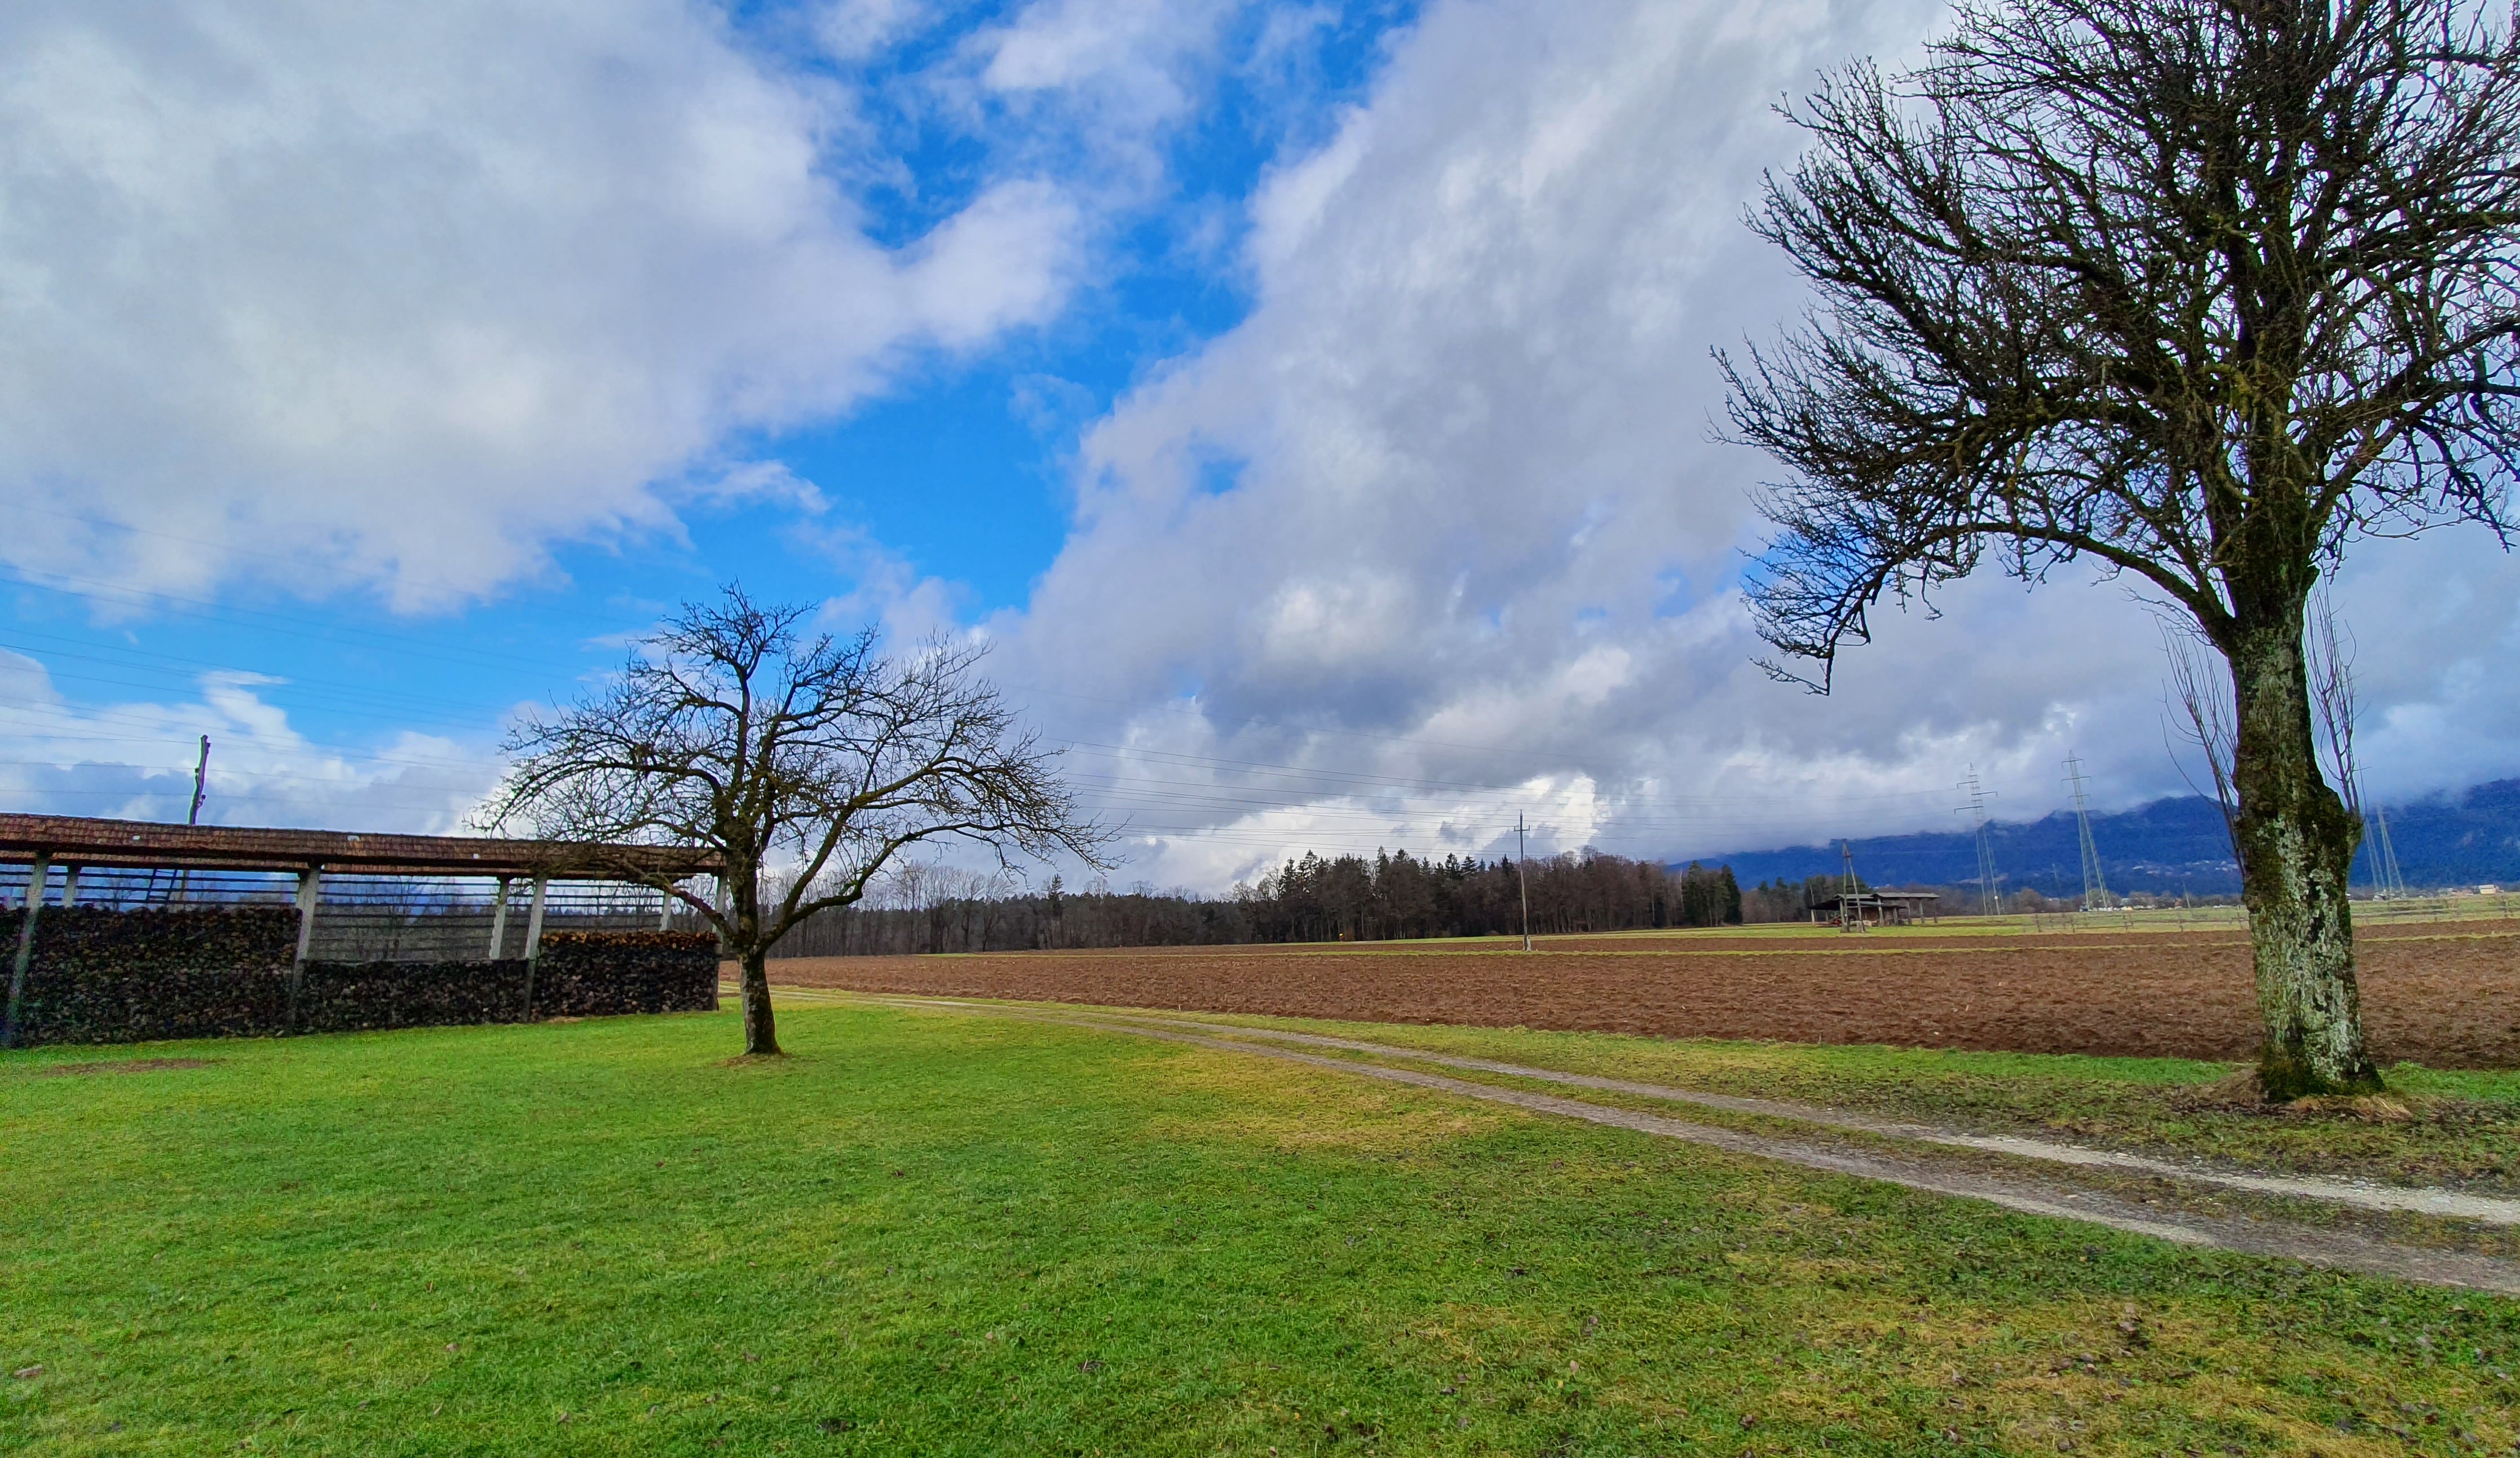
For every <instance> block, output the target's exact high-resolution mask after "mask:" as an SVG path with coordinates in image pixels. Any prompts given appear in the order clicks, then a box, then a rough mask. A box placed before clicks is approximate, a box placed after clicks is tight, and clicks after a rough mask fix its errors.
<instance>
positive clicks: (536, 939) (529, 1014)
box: [520, 875, 551, 1023]
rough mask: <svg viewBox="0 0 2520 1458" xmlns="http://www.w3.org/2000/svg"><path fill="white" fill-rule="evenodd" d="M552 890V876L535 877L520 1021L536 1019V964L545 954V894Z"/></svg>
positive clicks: (527, 917) (527, 916)
mask: <svg viewBox="0 0 2520 1458" xmlns="http://www.w3.org/2000/svg"><path fill="white" fill-rule="evenodd" d="M550 890H551V877H549V876H544V875H537V876H535V877H534V903H533V908H532V909H531V910H529V911H527V912H526V913H525V1015H524V1017H523V1018H522V1019H520V1021H522V1022H527V1023H530V1022H532V1021H533V1020H534V964H535V963H536V962H538V961H540V960H542V955H543V896H544V894H545V893H546V892H548V891H550Z"/></svg>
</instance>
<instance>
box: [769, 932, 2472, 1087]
mask: <svg viewBox="0 0 2520 1458" xmlns="http://www.w3.org/2000/svg"><path fill="white" fill-rule="evenodd" d="M1919 940H1920V939H1915V938H1906V937H1880V938H1878V939H1867V938H1852V937H1850V938H1844V939H1839V938H1835V937H1827V936H1822V937H1810V938H1790V939H1787V938H1777V937H1773V936H1771V937H1760V938H1753V937H1740V936H1731V937H1703V938H1700V937H1686V936H1684V937H1669V938H1654V939H1647V938H1626V939H1618V938H1584V939H1574V938H1569V939H1564V940H1562V941H1551V942H1546V943H1544V944H1542V949H1541V950H1538V951H1536V952H1534V953H1532V954H1530V955H1528V956H1525V955H1521V954H1519V953H1506V952H1500V951H1497V950H1487V949H1477V948H1445V947H1436V946H1427V945H1425V944H1418V945H1417V946H1415V947H1412V946H1411V945H1410V944H1406V943H1385V944H1379V945H1378V946H1377V947H1376V948H1375V949H1374V950H1356V949H1351V948H1343V947H1324V946H1318V945H1315V946H1299V947H1217V948H1163V949H1151V950H1123V951H1025V952H994V953H986V954H981V955H973V956H951V957H812V958H791V959H786V960H782V961H780V962H779V963H778V964H777V965H776V967H775V968H774V970H773V972H772V978H773V980H774V981H777V982H780V983H785V984H789V985H793V986H800V987H830V988H846V989H850V990H852V991H857V992H873V993H910V994H928V995H944V996H963V997H1006V998H1015V999H1022V1000H1033V1001H1058V1002H1091V1003H1102V1004H1107V1005H1113V1006H1127V1007H1160V1008H1174V1009H1183V1010H1195V1011H1202V1012H1236V1013H1261V1014H1272V1015H1278V1016H1285V1017H1308V1018H1343V1019H1352V1020H1356V1021H1361V1022H1388V1023H1466V1024H1485V1025H1489V1026H1494V1027H1516V1026H1521V1027H1531V1028H1557V1029H1575V1030H1587V1031H1598V1032H1609V1033H1640V1034H1648V1035H1652V1036H1655V1037H1662V1038H1747V1039H1754V1040H1777V1041H1786V1042H1825V1043H1891V1044H1896V1045H1901V1046H1910V1047H1949V1048H1981V1049H2001V1050H2010V1051H2018V1052H2064V1053H2097V1054H2117V1055H2135V1056H2148V1057H2172V1056H2176V1057H2191V1058H2245V1057H2248V1056H2250V1055H2251V1054H2252V1053H2253V1052H2254V1051H2255V1049H2256V1043H2257V1008H2256V994H2255V992H2254V990H2253V988H2252V984H2251V976H2250V967H2249V953H2248V945H2247V943H2246V941H2245V940H2244V939H2242V938H2241V937H2240V936H2239V935H2238V934H2237V933H2236V932H2228V931H2226V932H2219V933H2212V934H2206V933H2197V934H2188V935H2182V934H2176V933H2172V934H2159V935H2150V936H2144V937H2139V938H2128V937H2122V936H2109V935H2101V936H2098V937H2097V938H2096V939H2094V940H2091V941H2086V940H2084V939H2082V938H2080V937H2079V936H2077V937H2068V936H2063V935H2057V934H2047V935H2039V934H2024V935H2021V936H2015V937H1995V936H1987V935H1977V936H1971V937H1965V938H1963V937H1951V938H1948V939H1944V938H1937V939H1934V943H1933V945H1925V946H1920V945H1918V942H1919ZM1857 943H1861V944H1863V950H1853V949H1852V948H1850V947H1849V946H1848V944H1857ZM1613 946H1614V947H1616V948H1617V949H1618V950H1605V949H1606V948H1607V947H1613ZM2360 960H2361V968H2362V983H2363V1010H2364V1016H2365V1019H2366V1022H2367V1026H2368V1028H2369V1031H2370V1037H2371V1041H2372V1045H2373V1051H2374V1053H2375V1055H2376V1056H2377V1057H2379V1058H2380V1059H2381V1060H2382V1061H2383V1062H2387V1061H2391V1060H2395V1059H2401V1058H2406V1059H2413V1060H2415V1061H2417V1062H2420V1063H2424V1064H2427V1065H2430V1066H2432V1067H2435V1068H2507V1067H2511V1066H2513V1065H2515V1064H2520V923H2514V922H2508V921H2493V922H2473V921H2471V922H2451V923H2441V924H2439V925H2437V926H2433V927H2429V928H2423V927H2418V926H2416V925H2406V926H2392V927H2389V928H2388V929H2387V930H2386V931H2385V932H2383V933H2381V934H2380V935H2376V936H2366V937H2364V938H2363V939H2362V944H2361V959H2360Z"/></svg>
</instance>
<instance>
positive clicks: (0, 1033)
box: [0, 851, 53, 1048]
mask: <svg viewBox="0 0 2520 1458" xmlns="http://www.w3.org/2000/svg"><path fill="white" fill-rule="evenodd" d="M52 874H53V858H52V854H51V853H50V852H47V851H37V852H36V853H35V861H34V863H33V864H32V865H29V866H27V867H26V919H25V920H23V921H22V922H20V923H19V924H18V957H17V960H16V961H14V962H12V963H11V964H10V967H9V1010H8V1013H7V1014H6V1016H5V1017H0V1048H14V1047H16V1046H17V1045H18V1012H19V1009H20V1007H21V1006H22V1005H23V1004H24V1002H25V1000H26V968H27V967H28V966H30V965H32V964H33V962H34V959H35V916H36V913H38V912H40V911H42V910H43V909H44V882H45V881H47V880H49V879H51V877H52Z"/></svg>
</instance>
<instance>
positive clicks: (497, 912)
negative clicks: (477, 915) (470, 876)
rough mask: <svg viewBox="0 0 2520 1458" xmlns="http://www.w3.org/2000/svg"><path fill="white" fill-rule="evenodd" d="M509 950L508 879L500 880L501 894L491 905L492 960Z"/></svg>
mask: <svg viewBox="0 0 2520 1458" xmlns="http://www.w3.org/2000/svg"><path fill="white" fill-rule="evenodd" d="M505 950H508V878H507V877H506V876H501V877H500V878H499V894H498V896H497V897H496V898H494V899H493V900H492V901H491V903H490V960H492V961H494V962H495V961H497V960H498V959H499V953H500V952H503V951H505Z"/></svg>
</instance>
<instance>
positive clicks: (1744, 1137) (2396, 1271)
mask: <svg viewBox="0 0 2520 1458" xmlns="http://www.w3.org/2000/svg"><path fill="white" fill-rule="evenodd" d="M783 991H785V990H783ZM817 1000H819V999H817ZM833 1000H838V999H833ZM866 1000H869V1001H881V1002H883V1003H884V1004H885V1005H888V1006H894V1007H900V1008H903V1009H905V1010H911V1011H931V1012H938V1013H947V1014H953V1015H958V1016H980V1017H996V1018H1008V1019H1012V1020H1016V1021H1021V1022H1033V1023H1046V1024H1051V1025H1054V1026H1059V1027H1071V1028H1088V1029H1094V1030H1097V1031H1101V1032H1106V1033H1118V1034H1123V1035H1127V1036H1130V1037H1136V1038H1154V1039H1158V1040H1160V1041H1165V1042H1173V1043H1183V1044H1187V1045H1190V1046H1193V1047H1200V1048H1207V1049H1211V1050H1215V1051H1219V1052H1230V1053H1240V1054H1244V1055H1246V1056H1250V1057H1258V1058H1271V1059H1276V1060H1278V1061H1281V1062H1285V1063H1296V1064H1302V1065H1304V1066H1307V1067H1311V1068H1318V1069H1323V1070H1326V1071H1328V1072H1332V1073H1339V1074H1346V1075H1349V1076H1351V1077H1356V1078H1368V1079H1379V1080H1383V1081H1385V1082H1394V1083H1405V1084H1409V1085H1411V1086H1413V1087H1418V1088H1427V1089H1433V1090H1436V1091H1439V1092H1444V1093H1450V1094H1455V1095H1458V1096H1460V1097H1463V1098H1473V1099H1479V1100H1482V1101H1485V1102H1488V1103H1497V1104H1507V1105H1510V1106H1512V1107H1514V1108H1518V1109H1524V1110H1528V1111H1529V1112H1532V1113H1535V1114H1553V1115H1557V1116H1560V1117H1562V1118H1568V1119H1580V1120H1583V1121H1585V1122H1587V1123H1590V1124H1599V1125H1607V1126H1610V1127H1615V1128H1624V1129H1632V1130H1634V1131H1636V1132H1639V1133H1644V1134H1651V1135H1654V1136H1656V1137H1658V1138H1665V1139H1678V1140H1682V1141H1685V1142H1688V1143H1691V1144H1699V1145H1705V1146H1708V1147H1711V1148H1715V1149H1720V1150H1723V1151H1725V1152H1727V1153H1730V1154H1736V1155H1744V1156H1748V1157H1752V1158H1757V1159H1769V1160H1776V1161H1778V1162H1779V1163H1783V1164H1788V1165H1795V1166H1798V1167H1800V1168H1803V1169H1807V1170H1817V1171H1823V1172H1826V1173H1831V1174H1844V1175H1850V1176H1853V1177H1856V1178H1861V1179H1877V1180H1882V1181H1885V1182H1887V1183H1891V1184H1897V1185H1902V1186H1905V1187H1907V1188H1909V1189H1913V1190H1923V1191H1926V1192H1928V1193H1931V1194H1937V1195H1948V1196H1953V1197H1956V1198H1959V1199H1968V1200H1982V1201H1985V1202H1987V1203H1989V1204H1993V1205H1997V1206H2001V1207H2003V1209H2006V1210H2013V1211H2019V1212H2021V1213H2023V1214H2025V1215H2047V1216H2051V1217H2054V1218H2058V1219H2069V1220H2086V1221H2089V1222H2091V1223H2093V1224H2098V1225H2105V1226H2107V1227H2109V1228H2111V1229H2114V1230H2124V1231H2128V1232H2130V1233H2133V1234H2138V1235H2148V1236H2152V1237H2154V1238H2155V1239H2159V1240H2167V1241H2172V1242H2175V1243H2177V1244H2181V1245H2188V1246H2200V1247H2208V1248H2212V1249H2217V1250H2226V1251H2233V1252H2237V1253H2240V1254H2244V1255H2252V1256H2275V1257H2283V1258H2287V1259H2295V1260H2302V1261H2306V1262H2308V1263H2310V1264H2313V1265H2320V1266H2327V1267H2331V1268H2334V1269H2338V1270H2350V1271H2358V1272H2362V1273H2365V1274H2372V1275H2389V1276H2396V1277H2399V1278H2401V1279H2404V1280H2409V1281H2417V1282H2421V1283H2424V1284H2427V1285H2436V1286H2456V1287H2463V1288H2468V1289H2473V1290H2480V1291H2493V1292H2498V1293H2501V1294H2504V1295H2508V1296H2520V1263H2515V1262H2512V1261H2508V1260H2501V1259H2494V1258H2492V1257H2487V1256H2478V1255H2470V1254H2467V1253H2463V1252H2457V1251H2444V1250H2432V1249H2425V1248H2419V1247H2413V1246H2406V1245H2400V1244H2397V1243H2394V1242H2390V1241H2385V1240H2381V1239H2377V1238H2375V1237H2372V1236H2369V1235H2364V1234H2361V1233H2358V1232H2354V1231H2347V1230H2328V1229H2315V1228H2312V1227H2309V1226H2305V1225H2300V1224H2295V1223H2291V1222H2287V1221H2282V1220H2278V1219H2273V1218H2241V1219H2233V1218H2228V1217H2225V1216H2219V1215H2203V1214H2199V1213H2197V1212H2193V1211H2183V1210H2162V1209H2156V1208H2153V1207H2150V1206H2145V1205H2141V1204H2138V1203H2136V1202H2133V1201H2129V1200H2123V1199H2120V1198H2118V1197H2116V1196H2113V1195H2108V1194H2103V1193H2100V1192H2097V1191H2093V1190H2086V1189H2078V1188H2074V1187H2072V1186H2069V1185H2064V1184H2058V1183H2052V1182H2043V1181H2040V1180H2036V1179H2032V1178H2026V1177H2018V1176H2009V1175H2004V1176H1999V1175H1992V1174H1988V1173H1986V1172H1984V1171H1977V1170H1963V1169H1957V1168H1953V1167H1950V1166H1948V1165H1937V1164H1936V1163H1934V1162H1932V1161H1931V1160H1929V1159H1919V1158H1910V1157H1905V1156H1901V1155H1896V1154H1891V1153H1887V1152H1881V1151H1874V1150H1867V1149H1857V1148H1849V1147H1844V1146H1837V1145H1830V1144H1824V1143H1820V1142H1816V1141H1812V1140H1805V1139H1794V1138H1786V1137H1781V1136H1777V1135H1770V1134H1759V1133H1751V1132H1747V1131H1744V1130H1739V1129H1731V1128H1723V1127H1715V1126H1711V1125H1701V1124H1691V1123H1688V1121H1686V1120H1680V1119H1673V1118H1668V1117H1665V1116H1662V1115H1658V1114H1648V1113H1644V1112H1642V1111H1640V1110H1635V1109H1626V1108H1616V1107H1612V1106H1609V1105H1604V1104H1597V1103H1590V1102H1587V1101H1585V1100H1583V1099H1577V1098H1569V1097H1565V1096H1562V1095H1558V1094H1551V1093H1539V1092H1534V1091H1531V1090H1527V1089H1520V1088H1508V1087H1502V1086H1499V1085H1497V1084H1493V1083H1477V1082H1470V1081H1468V1080H1465V1079H1455V1078H1449V1077H1446V1076H1444V1075H1442V1074H1433V1073H1426V1072H1423V1071H1421V1070H1418V1069H1412V1068H1394V1067H1391V1066H1388V1065H1385V1064H1379V1063H1365V1062H1359V1061H1357V1060H1355V1059H1350V1058H1333V1057H1328V1056H1326V1055H1324V1054H1320V1053H1308V1052H1302V1051H1299V1050H1297V1049H1295V1048H1291V1047H1281V1046H1275V1045H1272V1044H1270V1043H1265V1042H1261V1041H1257V1040H1254V1039H1253V1038H1249V1037H1248V1036H1247V1035H1249V1034H1251V1033H1253V1032H1254V1031H1256V1030H1251V1029H1243V1028H1233V1029H1231V1032H1232V1033H1233V1034H1235V1035H1242V1036H1234V1037H1217V1036H1212V1035H1210V1034H1208V1033H1204V1032H1200V1031H1195V1030H1196V1027H1197V1026H1199V1025H1176V1026H1158V1025H1157V1024H1158V1023H1159V1022H1160V1021H1166V1020H1154V1019H1147V1018H1142V1017H1141V1018H1129V1017H1116V1016H1109V1015H1097V1014H1095V1013H1090V1012H1086V1011H1083V1010H1081V1009H1080V1010H1070V1009H1066V1008H1058V1009H1030V1008H1018V1007H1009V1006H1006V1005H1004V1004H998V1003H984V1002H970V1001H962V1000H959V999H949V998H880V999H877V998H869V999H866ZM1206 1026H1214V1025H1206ZM1296 1036H1297V1037H1309V1035H1296ZM1326 1041H1330V1042H1332V1043H1333V1044H1334V1045H1336V1044H1339V1043H1344V1042H1346V1041H1347V1040H1345V1039H1328V1040H1326ZM1362 1046H1363V1047H1364V1048H1367V1049H1375V1050H1383V1049H1382V1045H1380V1044H1372V1043H1368V1044H1363V1045H1362ZM1384 1051H1388V1052H1389V1053H1390V1054H1392V1055H1395V1056H1400V1057H1406V1058H1412V1059H1419V1060H1425V1059H1427V1055H1425V1054H1423V1053H1419V1052H1417V1051H1415V1050H1410V1049H1400V1048H1392V1049H1387V1050H1384ZM1462 1062H1464V1063H1471V1062H1472V1061H1471V1060H1462ZM1473 1066H1475V1067H1478V1068H1480V1069H1481V1071H1487V1072H1504V1071H1508V1070H1512V1071H1514V1072H1513V1073H1512V1076H1513V1077H1525V1078H1527V1077H1553V1081H1574V1080H1577V1079H1579V1078H1580V1077H1581V1076H1577V1075H1556V1076H1551V1075H1549V1074H1548V1073H1547V1071H1543V1070H1518V1069H1517V1066H1515V1065H1510V1064H1507V1065H1487V1064H1484V1063H1474V1064H1473ZM1601 1082H1604V1083H1610V1086H1611V1088H1614V1089H1616V1091H1635V1089H1636V1088H1643V1087H1652V1086H1656V1085H1633V1086H1632V1087H1629V1088H1619V1087H1617V1085H1616V1084H1615V1083H1612V1082H1611V1081H1601ZM1585 1086H1597V1085H1595V1084H1590V1083H1588V1084H1586V1085H1585ZM1672 1091H1674V1092H1686V1090H1672ZM1648 1096H1659V1095H1648ZM1714 1097H1717V1096H1716V1095H1703V1096H1700V1098H1704V1099H1711V1098H1714ZM1687 1101H1689V1102H1697V1101H1699V1100H1698V1099H1690V1100H1687ZM1752 1102H1756V1101H1752ZM1778 1107H1795V1106H1789V1105H1787V1106H1778ZM1745 1112H1764V1111H1755V1110H1754V1111H1745ZM1779 1117H1789V1118H1799V1117H1801V1116H1798V1115H1783V1116H1779ZM1840 1127H1847V1126H1840ZM2025 1142H2036V1141H2025ZM2058 1147H2063V1146H2058ZM1998 1152H2005V1151H1998ZM2169 1168H2170V1169H2171V1170H2172V1171H2174V1172H2173V1173H2172V1174H2171V1175H2170V1177H2175V1178H2180V1179H2194V1178H2195V1177H2196V1175H2195V1173H2194V1171H2186V1170H2183V1169H2179V1168H2177V1167H2169ZM2147 1172H2149V1171H2147ZM2285 1193H2296V1192H2292V1191H2286V1192H2285ZM2440 1193H2443V1194H2449V1193H2452V1192H2448V1191H2443V1192H2440ZM2314 1198H2315V1197H2314Z"/></svg>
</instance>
